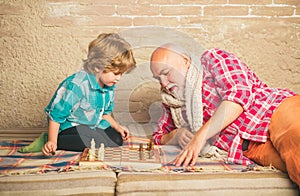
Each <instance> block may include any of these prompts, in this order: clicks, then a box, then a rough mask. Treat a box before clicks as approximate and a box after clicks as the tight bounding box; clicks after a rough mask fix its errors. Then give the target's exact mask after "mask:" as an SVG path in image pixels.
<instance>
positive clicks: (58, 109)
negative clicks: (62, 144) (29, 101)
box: [45, 70, 115, 131]
mask: <svg viewBox="0 0 300 196" xmlns="http://www.w3.org/2000/svg"><path fill="white" fill-rule="evenodd" d="M114 89H115V86H112V87H108V86H104V88H101V86H100V85H99V83H98V82H97V80H96V77H95V75H93V74H89V73H87V72H85V71H84V70H81V71H79V72H77V73H75V74H73V75H71V76H69V77H68V78H66V79H65V80H64V81H63V82H62V83H61V84H60V85H59V87H58V89H57V90H56V92H55V94H54V95H53V97H52V99H51V101H50V103H49V104H48V106H47V107H46V108H45V112H46V114H47V115H48V116H49V117H50V119H51V120H53V121H54V122H57V123H60V131H62V130H65V129H67V128H70V127H73V126H77V125H88V126H89V127H90V128H92V129H95V128H101V129H106V128H107V127H109V126H110V124H109V123H108V122H107V121H106V120H104V119H102V116H103V115H104V114H109V113H111V112H112V110H113V108H114Z"/></svg>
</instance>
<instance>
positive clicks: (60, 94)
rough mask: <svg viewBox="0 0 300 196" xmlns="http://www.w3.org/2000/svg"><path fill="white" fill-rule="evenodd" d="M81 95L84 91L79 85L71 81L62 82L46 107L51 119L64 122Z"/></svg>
mask: <svg viewBox="0 0 300 196" xmlns="http://www.w3.org/2000/svg"><path fill="white" fill-rule="evenodd" d="M80 95H82V91H81V89H80V88H79V87H78V86H77V85H74V84H73V83H70V82H64V83H62V84H61V85H60V87H59V88H58V89H57V91H56V92H55V94H54V95H53V97H52V99H51V101H50V103H49V105H48V106H47V107H46V108H45V112H46V114H47V115H48V116H49V118H50V119H51V120H53V121H55V122H57V123H64V122H65V121H66V119H67V118H68V117H69V116H70V114H71V112H72V110H73V108H74V107H75V106H76V105H77V103H78V102H79V100H80V97H81V96H80Z"/></svg>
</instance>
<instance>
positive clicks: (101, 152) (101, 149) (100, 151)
mask: <svg viewBox="0 0 300 196" xmlns="http://www.w3.org/2000/svg"><path fill="white" fill-rule="evenodd" d="M104 153H105V151H104V144H103V143H101V144H100V147H99V149H98V160H100V161H104Z"/></svg>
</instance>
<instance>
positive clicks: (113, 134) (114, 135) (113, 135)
mask: <svg viewBox="0 0 300 196" xmlns="http://www.w3.org/2000/svg"><path fill="white" fill-rule="evenodd" d="M104 132H105V133H106V135H107V136H108V137H109V138H110V139H111V140H112V142H113V143H115V144H116V145H118V146H122V145H123V139H122V136H121V134H120V133H119V132H117V131H116V130H115V129H114V128H112V127H108V128H107V129H105V130H104Z"/></svg>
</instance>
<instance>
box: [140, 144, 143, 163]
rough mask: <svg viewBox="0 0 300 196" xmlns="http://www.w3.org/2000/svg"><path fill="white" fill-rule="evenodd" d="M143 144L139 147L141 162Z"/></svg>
mask: <svg viewBox="0 0 300 196" xmlns="http://www.w3.org/2000/svg"><path fill="white" fill-rule="evenodd" d="M143 150H144V149H143V144H142V143H140V147H139V155H140V156H139V157H140V160H143Z"/></svg>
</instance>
